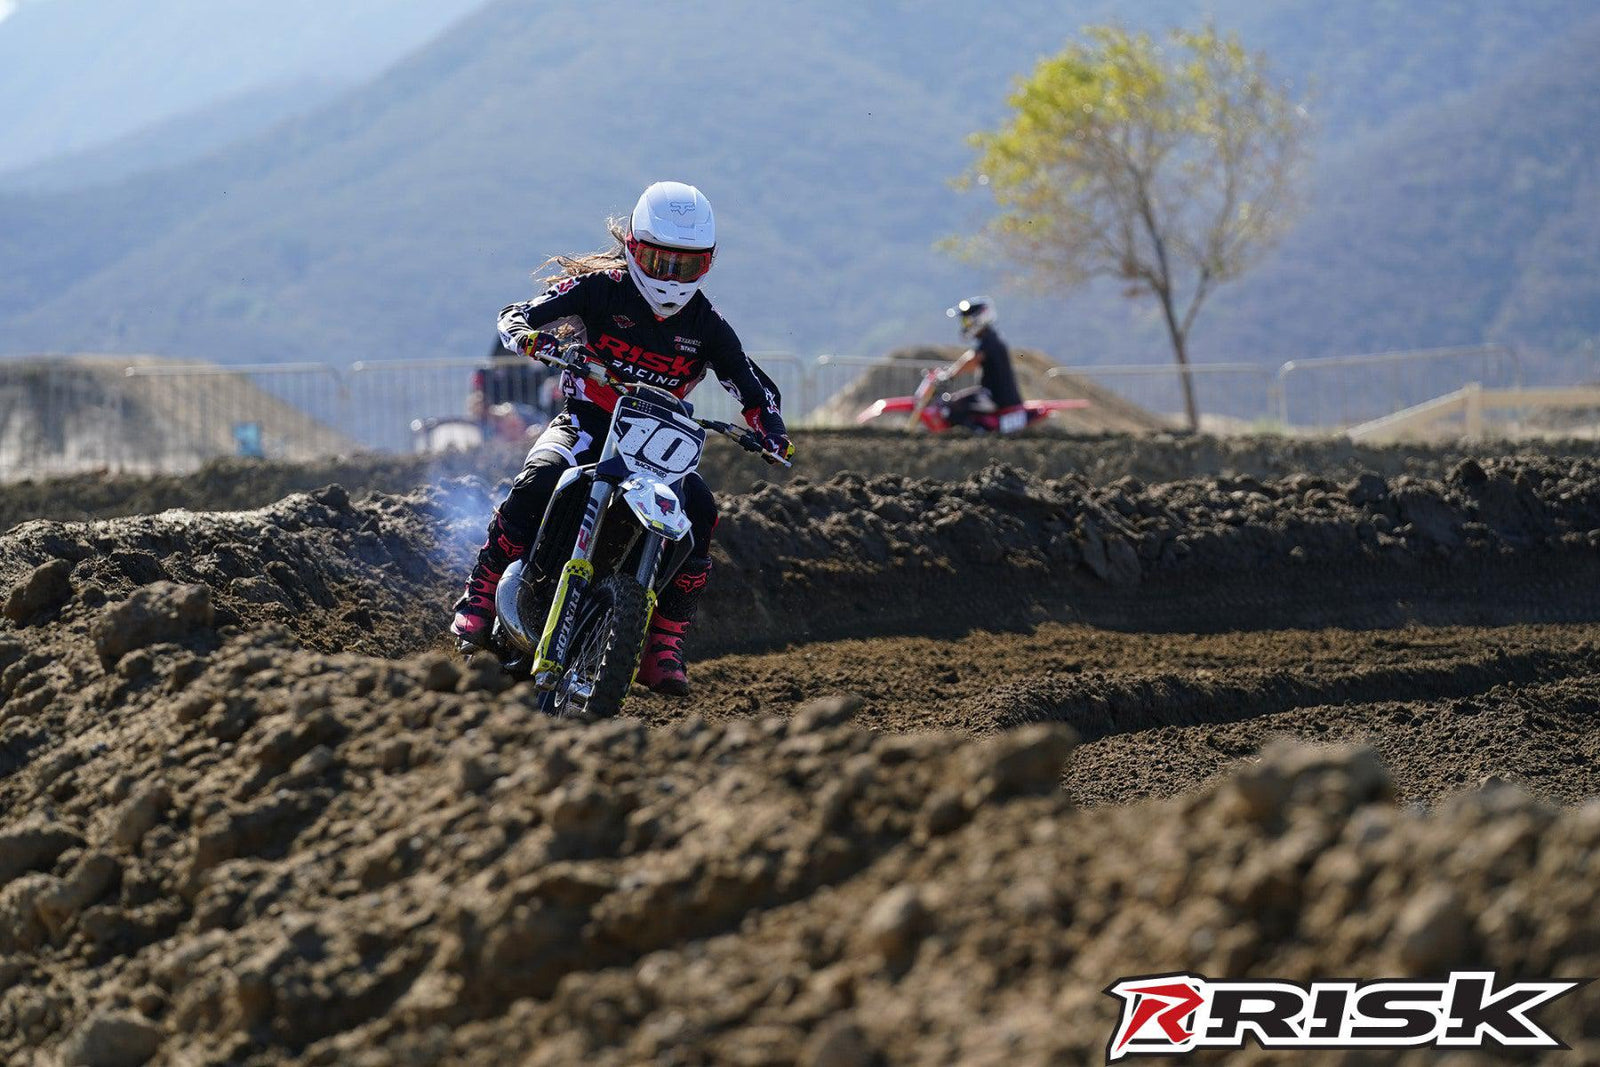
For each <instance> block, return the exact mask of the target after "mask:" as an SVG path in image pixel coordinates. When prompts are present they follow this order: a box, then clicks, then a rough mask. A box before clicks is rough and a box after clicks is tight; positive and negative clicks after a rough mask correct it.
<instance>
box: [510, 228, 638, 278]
mask: <svg viewBox="0 0 1600 1067" xmlns="http://www.w3.org/2000/svg"><path fill="white" fill-rule="evenodd" d="M606 231H607V232H608V233H610V234H611V242H612V243H611V247H610V248H606V249H602V250H601V251H598V252H575V253H561V252H558V253H556V254H555V255H553V256H551V257H550V258H549V259H547V260H545V261H544V262H543V263H541V264H539V269H538V270H536V271H534V274H533V279H534V281H536V282H538V283H540V284H541V285H545V286H550V285H554V284H555V283H556V282H561V281H566V280H567V279H568V278H578V277H582V276H583V275H585V274H598V273H599V272H600V271H603V270H626V269H627V266H628V258H627V256H626V255H625V254H624V252H623V248H624V246H625V245H626V243H627V240H628V220H627V219H625V218H623V217H622V216H620V215H613V216H612V217H611V218H608V219H606Z"/></svg>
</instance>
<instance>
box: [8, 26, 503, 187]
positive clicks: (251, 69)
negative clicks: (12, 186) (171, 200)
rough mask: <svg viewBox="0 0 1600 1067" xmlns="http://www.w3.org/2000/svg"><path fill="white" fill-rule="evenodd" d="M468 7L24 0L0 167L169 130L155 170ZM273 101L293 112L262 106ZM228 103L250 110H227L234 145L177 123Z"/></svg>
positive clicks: (324, 96)
mask: <svg viewBox="0 0 1600 1067" xmlns="http://www.w3.org/2000/svg"><path fill="white" fill-rule="evenodd" d="M481 2H482V0H337V2H329V0H205V2H196V0H33V2H30V3H24V4H23V5H21V7H19V8H18V9H17V10H16V11H15V12H14V13H13V14H12V15H11V16H10V17H8V18H6V19H5V20H4V21H0V172H5V171H12V170H16V169H18V168H21V167H26V166H31V165H33V164H37V163H41V162H44V161H46V160H48V159H50V158H52V157H56V156H60V155H62V154H65V153H68V152H78V151H82V150H84V149H87V148H92V147H95V146H101V145H106V144H109V143H110V142H113V141H117V140H120V139H122V138H125V137H129V136H134V135H138V134H141V133H144V132H146V131H148V130H149V129H150V127H152V126H155V125H157V124H161V123H174V122H178V125H177V126H176V127H175V128H173V129H170V130H169V131H168V134H167V136H165V137H163V138H162V143H163V147H164V150H165V151H166V152H167V153H168V156H167V159H166V161H165V164H164V165H170V164H171V163H173V162H175V161H178V160H183V159H192V158H194V157H195V156H196V155H198V154H199V153H200V152H202V151H208V150H210V149H213V148H216V147H219V146H220V145H222V144H224V143H226V142H227V140H231V139H236V138H237V136H240V135H247V134H251V133H255V132H257V131H259V130H261V129H263V128H265V126H266V124H268V123H270V122H272V121H275V120H276V119H278V118H281V117H283V116H285V115H287V114H291V113H293V111H299V110H304V105H306V104H308V103H310V102H311V101H312V100H313V99H315V101H316V102H318V103H320V102H324V101H326V100H328V99H331V98H332V97H333V95H334V94H335V93H336V92H337V91H338V90H340V89H343V88H347V87H349V86H352V85H357V84H360V83H361V82H364V81H366V80H367V79H369V78H371V77H372V76H373V75H374V74H376V73H377V72H378V71H379V70H381V69H383V68H384V67H385V66H387V65H389V64H390V63H392V62H393V61H395V60H396V59H398V58H400V56H402V55H403V54H405V53H406V52H409V51H411V50H412V49H414V48H416V47H417V46H419V45H421V44H422V43H423V42H424V41H426V40H427V39H428V38H430V37H432V36H434V35H435V34H437V33H438V32H439V31H440V30H442V29H443V28H444V27H445V26H447V25H448V24H449V23H450V22H452V21H454V20H455V19H456V18H459V17H460V16H461V15H462V14H464V13H465V12H467V11H470V10H471V9H472V8H474V7H476V6H477V5H478V4H479V3H481ZM279 97H284V98H293V99H295V101H296V106H295V107H294V108H293V109H292V110H288V109H285V108H284V107H283V106H282V105H281V104H276V103H269V102H268V101H272V100H274V99H275V98H279ZM234 101H256V102H257V104H258V107H251V108H242V107H238V108H235V109H234V110H233V111H232V113H231V114H230V115H229V118H230V121H231V122H232V123H233V125H234V127H235V129H236V131H237V133H236V134H235V135H234V136H233V137H218V136H214V135H213V136H207V135H206V133H205V131H203V130H187V131H186V130H185V129H184V128H183V126H182V123H181V121H180V120H182V119H184V118H185V117H186V116H191V115H197V114H203V113H206V112H210V111H212V110H213V109H214V108H216V107H217V106H218V105H222V104H226V103H228V102H234ZM89 173H93V172H89ZM127 173H131V171H130V170H128V169H125V168H123V167H121V166H119V167H118V168H117V169H116V171H115V173H114V175H113V176H121V175H124V174H127ZM8 184H9V183H8ZM52 184H54V183H52Z"/></svg>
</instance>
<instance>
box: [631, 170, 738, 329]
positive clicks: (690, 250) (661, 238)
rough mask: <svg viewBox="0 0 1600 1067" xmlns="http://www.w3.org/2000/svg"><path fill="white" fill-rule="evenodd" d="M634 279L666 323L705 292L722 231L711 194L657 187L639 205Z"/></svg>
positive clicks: (678, 187) (633, 238)
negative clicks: (704, 283)
mask: <svg viewBox="0 0 1600 1067" xmlns="http://www.w3.org/2000/svg"><path fill="white" fill-rule="evenodd" d="M626 246H627V247H626V251H627V257H628V273H629V274H630V275H632V276H633V284H634V285H636V286H638V287H639V292H640V293H641V294H643V296H644V299H645V302H646V303H647V304H649V305H650V308H651V310H652V311H654V312H655V313H656V314H657V315H658V316H660V317H661V318H663V319H664V318H666V317H668V316H669V315H675V314H677V313H678V312H680V311H682V310H683V307H684V305H685V304H687V303H688V302H689V301H690V300H691V299H693V297H694V294H695V293H697V292H699V291H700V282H701V280H702V279H703V278H704V277H705V276H706V271H708V270H710V269H711V261H712V259H713V258H714V257H715V256H716V250H717V225H716V220H715V219H714V218H713V217H712V215H711V202H710V201H709V200H707V199H706V198H705V194H704V193H702V192H701V191H700V190H699V189H696V188H695V187H694V186H692V185H685V184H684V183H683V182H656V183H655V184H654V185H652V186H650V188H648V189H646V190H645V191H644V193H643V194H641V195H640V197H639V202H638V203H637V204H635V205H633V217H632V219H630V220H629V223H628V239H627V242H626Z"/></svg>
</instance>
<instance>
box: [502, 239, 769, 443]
mask: <svg viewBox="0 0 1600 1067" xmlns="http://www.w3.org/2000/svg"><path fill="white" fill-rule="evenodd" d="M567 318H572V319H576V320H578V322H579V323H581V324H582V327H583V331H582V337H583V341H584V343H585V344H587V345H588V346H589V348H590V349H592V350H593V351H594V353H595V354H596V356H598V357H599V358H600V359H603V360H605V362H606V364H607V366H608V367H610V369H611V372H612V373H613V374H615V375H616V376H617V377H618V378H621V379H623V380H624V381H632V382H642V383H644V384H646V385H654V386H657V387H659V388H661V389H665V390H667V391H668V392H670V393H672V394H673V395H674V396H680V397H682V396H687V395H688V394H689V392H690V391H691V390H693V389H694V387H695V386H697V385H699V384H700V380H701V379H702V378H704V377H705V376H706V371H707V370H710V371H714V372H715V373H716V375H717V379H718V380H719V381H721V382H722V384H723V387H724V388H726V389H727V390H728V392H730V393H732V394H733V395H734V396H736V397H738V399H739V404H740V407H741V408H743V410H744V417H745V420H746V421H747V422H749V423H750V424H751V426H752V427H754V428H755V429H758V430H761V431H763V432H765V433H768V434H781V433H784V432H785V430H784V426H783V416H782V415H781V414H780V412H779V410H778V408H779V397H778V394H777V390H776V389H775V388H774V387H773V385H772V380H771V379H770V378H768V377H767V376H766V375H765V374H763V373H761V371H760V370H759V369H758V368H757V367H756V365H755V363H753V362H752V361H751V359H750V357H749V356H747V355H746V354H745V351H744V346H743V345H742V344H740V343H739V337H738V335H737V334H735V333H734V332H733V327H732V326H729V325H728V323H727V321H726V320H725V319H723V317H722V316H721V315H719V314H717V310H716V308H714V307H712V306H711V301H709V300H707V299H706V296H705V294H704V293H695V295H694V297H693V298H692V299H690V301H689V302H688V303H687V304H685V305H684V307H683V310H682V311H679V312H678V313H676V314H675V315H672V316H671V317H670V318H666V319H657V318H656V316H655V312H654V311H652V310H651V308H650V305H649V304H647V303H645V299H644V297H643V296H641V295H639V290H638V289H637V288H636V287H635V286H634V284H633V279H632V278H630V277H628V274H627V272H626V271H622V270H607V271H596V272H594V273H592V274H583V275H579V276H578V277H576V278H567V279H564V280H562V281H559V282H557V283H556V284H554V285H552V286H551V287H550V288H549V289H547V290H545V292H544V294H543V295H541V296H538V297H535V298H534V299H533V300H529V301H527V302H525V303H520V304H511V305H509V306H508V307H506V308H505V309H504V310H503V311H501V312H500V337H501V339H502V340H503V341H504V342H505V344H506V347H508V348H510V349H512V350H513V351H516V350H518V349H519V348H520V342H521V339H522V338H523V337H524V336H526V335H527V334H528V333H531V332H533V331H535V330H540V329H544V328H546V327H548V326H550V325H552V324H554V323H556V322H557V321H559V320H561V319H567ZM561 387H562V392H563V393H564V394H565V395H566V397H567V407H568V408H569V409H571V410H574V411H578V412H581V411H582V408H583V407H586V406H590V405H592V406H593V407H598V408H599V409H601V410H602V411H607V412H609V411H610V410H611V409H612V408H613V407H615V406H616V402H617V394H616V391H615V390H614V389H611V388H610V387H609V386H606V385H603V384H600V383H598V382H593V381H589V380H588V379H585V378H577V377H575V376H573V375H571V374H564V375H563V376H562V382H561Z"/></svg>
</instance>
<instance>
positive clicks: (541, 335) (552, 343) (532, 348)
mask: <svg viewBox="0 0 1600 1067" xmlns="http://www.w3.org/2000/svg"><path fill="white" fill-rule="evenodd" d="M560 343H561V340H560V338H558V337H556V335H555V334H553V333H545V332H544V331H543V330H532V331H530V332H528V333H525V334H523V335H522V337H521V338H520V339H519V340H518V342H517V349H518V350H519V351H520V352H521V353H522V354H523V355H525V356H527V357H529V358H530V359H540V358H543V357H545V356H552V355H555V351H556V347H557V346H558V345H560Z"/></svg>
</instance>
